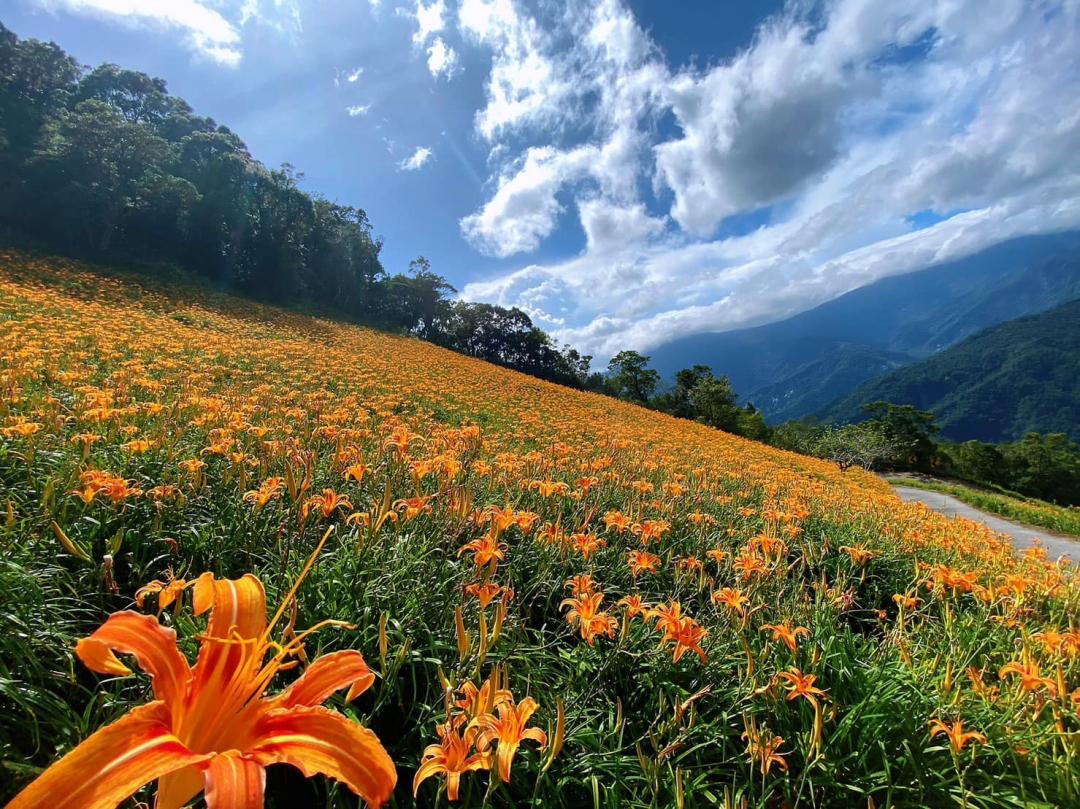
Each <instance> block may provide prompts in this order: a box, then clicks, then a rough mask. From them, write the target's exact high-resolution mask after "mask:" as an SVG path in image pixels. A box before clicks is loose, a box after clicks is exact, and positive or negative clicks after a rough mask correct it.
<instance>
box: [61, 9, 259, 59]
mask: <svg viewBox="0 0 1080 809" xmlns="http://www.w3.org/2000/svg"><path fill="white" fill-rule="evenodd" d="M42 5H44V6H46V7H48V8H58V9H64V10H66V11H70V12H73V13H76V14H84V15H87V16H92V17H99V18H103V19H108V20H111V21H114V22H120V23H123V24H124V25H131V26H155V27H159V28H162V29H166V30H171V31H175V32H178V33H180V34H181V35H182V36H183V37H184V40H185V42H186V43H187V45H188V47H189V48H191V49H192V50H193V51H194V52H195V53H197V54H199V55H200V56H203V57H205V58H207V59H210V60H211V61H214V62H218V63H220V64H223V65H236V64H237V63H238V62H239V61H240V58H241V48H240V31H239V28H238V26H237V25H234V24H233V23H232V22H230V21H229V20H228V19H226V18H225V17H224V16H223V15H222V14H221V13H220V12H218V11H217V10H216V8H215V6H216V5H217V4H216V3H208V2H200V0H42Z"/></svg>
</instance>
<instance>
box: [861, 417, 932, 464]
mask: <svg viewBox="0 0 1080 809" xmlns="http://www.w3.org/2000/svg"><path fill="white" fill-rule="evenodd" d="M863 410H864V411H865V412H866V413H867V414H868V415H869V416H870V421H871V422H873V423H875V424H876V425H877V426H878V428H879V429H880V430H881V432H882V434H883V435H884V436H885V437H886V438H888V439H889V441H890V442H891V443H892V444H893V445H894V446H895V447H896V449H897V451H898V453H899V455H898V457H897V458H896V462H898V463H900V464H902V465H905V466H908V467H911V468H913V469H921V470H923V471H929V470H931V469H932V468H934V466H935V465H936V461H937V459H938V453H937V446H936V445H935V444H934V435H935V434H936V433H937V431H938V428H937V426H936V425H935V424H934V414H933V413H930V412H927V411H925V410H917V409H916V408H915V407H913V406H912V405H897V404H893V403H892V402H871V403H870V404H868V405H864V406H863Z"/></svg>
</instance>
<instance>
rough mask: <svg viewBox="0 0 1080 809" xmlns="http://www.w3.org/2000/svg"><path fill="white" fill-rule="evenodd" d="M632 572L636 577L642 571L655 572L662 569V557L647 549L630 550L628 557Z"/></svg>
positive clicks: (627, 562) (627, 560)
mask: <svg viewBox="0 0 1080 809" xmlns="http://www.w3.org/2000/svg"><path fill="white" fill-rule="evenodd" d="M626 564H627V565H629V566H630V573H631V575H633V576H634V577H635V578H636V577H637V576H638V575H639V574H641V573H655V572H656V571H657V570H659V569H660V557H659V556H656V555H655V554H651V553H648V552H647V551H630V554H629V556H628V557H627V559H626Z"/></svg>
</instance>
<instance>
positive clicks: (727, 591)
mask: <svg viewBox="0 0 1080 809" xmlns="http://www.w3.org/2000/svg"><path fill="white" fill-rule="evenodd" d="M712 600H713V603H714V604H723V605H724V606H725V607H727V608H728V609H730V610H731V611H732V612H737V613H738V614H739V615H744V614H745V613H746V605H747V604H749V603H750V601H749V599H747V597H746V596H744V595H743V593H742V590H736V589H735V588H734V587H723V588H721V589H719V590H717V591H715V592H714V593H713V594H712Z"/></svg>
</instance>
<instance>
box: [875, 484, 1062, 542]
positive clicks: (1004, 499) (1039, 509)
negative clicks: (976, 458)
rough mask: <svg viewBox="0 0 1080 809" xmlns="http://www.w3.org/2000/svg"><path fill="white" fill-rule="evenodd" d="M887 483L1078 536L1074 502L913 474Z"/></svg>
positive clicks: (1027, 523)
mask: <svg viewBox="0 0 1080 809" xmlns="http://www.w3.org/2000/svg"><path fill="white" fill-rule="evenodd" d="M889 482H890V483H896V484H899V485H901V486H910V487H911V488H913V489H925V490H926V491H930V492H941V493H942V494H948V495H951V496H953V497H955V498H956V499H957V500H962V501H963V502H965V503H967V504H968V505H970V506H975V508H979V509H982V510H983V511H989V512H990V513H991V514H997V515H999V516H1001V517H1005V518H1006V519H1009V520H1015V521H1016V522H1020V523H1025V524H1026V525H1037V526H1039V527H1041V528H1048V529H1049V530H1051V531H1057V532H1058V533H1061V534H1071V535H1072V536H1075V537H1080V509H1077V508H1076V507H1075V506H1069V507H1065V506H1056V505H1054V504H1053V503H1046V502H1044V501H1042V500H1038V499H1035V498H1030V497H1023V496H1022V495H1019V494H1016V493H1015V492H1013V493H1006V492H1000V491H991V490H988V489H979V488H974V487H972V486H970V485H965V484H961V483H949V482H946V481H942V480H930V479H925V478H914V477H891V478H889Z"/></svg>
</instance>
